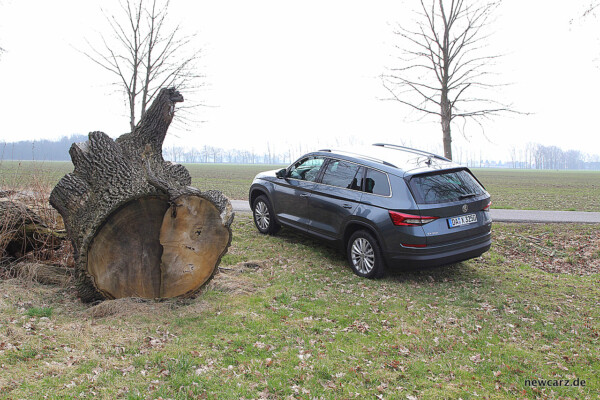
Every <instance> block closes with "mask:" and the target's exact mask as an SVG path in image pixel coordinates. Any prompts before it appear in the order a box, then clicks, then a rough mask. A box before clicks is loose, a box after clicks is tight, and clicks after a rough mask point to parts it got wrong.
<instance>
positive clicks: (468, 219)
mask: <svg viewBox="0 0 600 400" xmlns="http://www.w3.org/2000/svg"><path fill="white" fill-rule="evenodd" d="M475 222H477V214H468V215H461V216H460V217H452V218H448V226H449V227H450V228H456V227H457V226H463V225H469V224H472V223H475Z"/></svg>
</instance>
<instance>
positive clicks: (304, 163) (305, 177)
mask: <svg viewBox="0 0 600 400" xmlns="http://www.w3.org/2000/svg"><path fill="white" fill-rule="evenodd" d="M324 161H325V159H324V158H322V157H309V158H304V159H302V160H300V161H298V162H297V163H296V164H294V165H293V166H292V167H291V168H290V170H289V172H288V178H292V179H299V180H302V181H310V182H314V181H316V180H317V177H318V175H319V170H320V169H321V166H322V165H323V162H324Z"/></svg>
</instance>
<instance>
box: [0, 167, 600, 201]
mask: <svg viewBox="0 0 600 400" xmlns="http://www.w3.org/2000/svg"><path fill="white" fill-rule="evenodd" d="M184 165H185V166H186V167H187V168H188V170H189V171H190V175H191V176H192V185H193V186H195V187H198V188H199V189H201V190H209V189H218V190H221V191H222V192H223V193H225V195H226V196H227V197H229V198H231V199H238V200H246V199H247V198H248V189H249V188H250V184H251V183H252V179H253V178H254V176H255V175H256V174H257V173H259V172H262V171H267V170H272V169H279V168H282V167H283V166H282V165H264V164H246V165H240V164H184ZM72 169H73V166H72V164H71V163H70V162H31V161H21V162H17V161H3V162H0V189H2V188H7V187H8V188H13V187H18V188H24V187H31V186H39V183H40V182H42V183H44V184H45V185H47V186H48V187H50V188H51V187H53V186H54V185H55V184H56V183H57V182H58V180H59V179H60V178H61V177H62V176H63V175H64V174H66V173H68V172H71V171H72ZM474 173H475V175H476V176H477V177H478V178H479V179H480V180H481V182H482V183H483V184H484V185H485V187H486V189H487V190H488V192H490V194H491V195H492V202H493V204H492V208H504V209H523V210H565V211H596V212H600V201H598V199H599V198H600V171H537V170H511V169H474Z"/></svg>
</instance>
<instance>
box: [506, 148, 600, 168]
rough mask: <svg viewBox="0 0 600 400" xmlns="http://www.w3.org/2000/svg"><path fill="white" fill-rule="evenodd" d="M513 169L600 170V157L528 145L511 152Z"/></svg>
mask: <svg viewBox="0 0 600 400" xmlns="http://www.w3.org/2000/svg"><path fill="white" fill-rule="evenodd" d="M510 160H511V162H510V164H511V167H512V168H528V169H600V156H599V155H597V154H596V155H589V154H584V153H582V152H580V151H578V150H566V151H565V150H563V149H561V148H559V147H556V146H544V145H542V144H539V143H528V144H527V145H526V146H525V147H524V148H521V149H517V148H516V147H512V148H511V150H510Z"/></svg>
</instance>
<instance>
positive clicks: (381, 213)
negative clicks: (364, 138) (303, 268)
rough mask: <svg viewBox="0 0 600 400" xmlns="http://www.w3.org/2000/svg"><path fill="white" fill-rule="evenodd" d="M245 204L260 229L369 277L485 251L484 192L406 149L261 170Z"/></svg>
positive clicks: (450, 167)
mask: <svg viewBox="0 0 600 400" xmlns="http://www.w3.org/2000/svg"><path fill="white" fill-rule="evenodd" d="M249 201H250V207H251V209H252V213H253V217H254V223H255V224H256V227H257V229H258V230H259V231H260V232H261V233H265V234H274V233H276V232H277V231H278V230H279V228H280V227H281V226H282V225H283V226H286V227H290V228H294V229H297V230H299V231H301V232H305V233H308V234H310V235H312V236H315V237H317V238H319V239H321V240H323V241H325V242H328V243H331V244H334V245H337V246H339V247H340V248H341V249H342V250H343V251H345V252H346V255H347V257H348V262H349V264H350V266H351V267H352V269H353V271H354V273H356V274H357V275H359V276H362V277H366V278H375V277H379V276H381V275H383V273H384V271H385V268H386V266H387V267H394V266H411V267H430V266H437V265H444V264H450V263H455V262H459V261H463V260H467V259H470V258H474V257H478V256H480V255H481V254H483V253H484V252H486V251H487V250H488V249H489V248H490V245H491V227H492V219H491V217H490V213H489V210H490V205H491V202H490V195H489V194H488V192H487V191H486V190H485V189H484V187H483V185H482V184H481V183H480V182H479V181H478V180H477V178H475V176H474V175H473V174H472V173H471V171H470V170H469V169H468V168H465V167H463V166H461V165H459V164H456V163H453V162H452V161H450V160H448V159H446V158H444V157H441V156H438V155H435V154H432V153H428V152H424V151H420V150H416V149H411V148H407V147H402V146H396V145H390V144H375V145H373V146H369V147H366V148H363V149H355V150H352V151H336V150H320V151H316V152H312V153H308V154H306V155H304V156H302V157H300V158H299V159H298V160H297V161H296V162H294V163H293V164H291V165H290V166H289V167H287V168H285V169H281V170H279V171H268V172H263V173H260V174H258V175H257V176H256V177H255V178H254V181H253V183H252V186H251V187H250V198H249Z"/></svg>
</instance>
